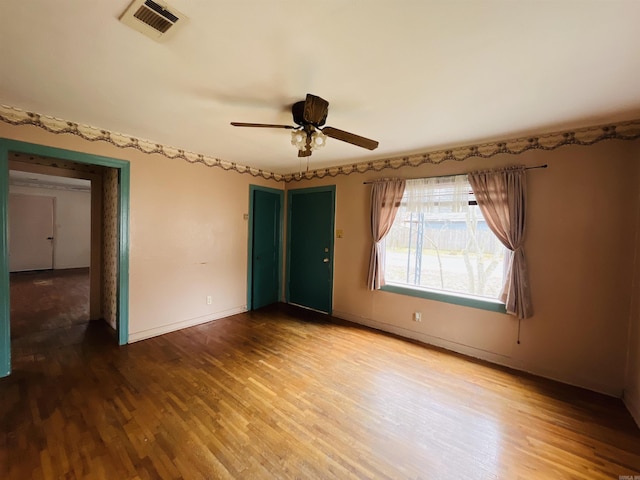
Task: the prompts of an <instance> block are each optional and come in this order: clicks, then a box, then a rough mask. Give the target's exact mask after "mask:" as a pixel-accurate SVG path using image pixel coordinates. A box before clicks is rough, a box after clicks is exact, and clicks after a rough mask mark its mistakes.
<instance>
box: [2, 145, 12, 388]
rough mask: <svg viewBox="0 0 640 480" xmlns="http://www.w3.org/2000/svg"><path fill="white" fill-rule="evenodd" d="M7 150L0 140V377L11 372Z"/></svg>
mask: <svg viewBox="0 0 640 480" xmlns="http://www.w3.org/2000/svg"><path fill="white" fill-rule="evenodd" d="M8 220H9V150H8V149H7V147H6V146H5V145H3V144H2V143H1V142H0V299H2V300H0V377H6V376H7V375H9V374H10V373H11V332H10V323H9V319H10V317H11V310H10V305H9V295H10V285H9V221H8Z"/></svg>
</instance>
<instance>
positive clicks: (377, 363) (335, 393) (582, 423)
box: [0, 306, 640, 480]
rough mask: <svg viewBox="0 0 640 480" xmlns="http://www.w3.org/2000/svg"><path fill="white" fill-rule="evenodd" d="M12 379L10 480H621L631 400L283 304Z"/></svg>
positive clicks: (75, 346)
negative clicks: (624, 401)
mask: <svg viewBox="0 0 640 480" xmlns="http://www.w3.org/2000/svg"><path fill="white" fill-rule="evenodd" d="M83 328H84V330H83V332H82V335H77V336H76V337H74V338H75V341H70V342H67V343H66V344H65V345H63V346H59V347H56V346H55V345H46V346H45V347H46V348H43V350H42V352H41V354H40V355H39V356H38V357H37V358H34V359H33V361H30V362H23V363H21V364H20V365H19V367H18V368H16V369H15V370H14V373H13V374H12V375H11V376H10V377H7V378H4V379H0V419H2V436H1V437H0V466H2V469H1V470H0V478H10V479H30V478H56V479H58V478H65V479H71V478H78V479H79V478H105V479H156V478H162V479H178V478H184V479H189V480H191V479H200V478H202V479H204V478H206V479H217V478H243V479H245V478H246V479H256V478H300V479H316V478H318V479H324V478H340V479H343V478H376V479H377V478H383V479H384V478H389V479H401V478H412V479H415V478H423V479H494V478H508V479H512V478H523V479H525V478H526V479H538V478H540V479H557V478H578V479H599V478H602V479H605V478H606V479H617V478H618V476H619V475H634V474H640V430H639V429H638V428H637V426H636V425H635V424H634V422H633V420H632V419H631V416H630V415H629V414H628V412H627V411H626V410H625V408H624V406H623V404H622V403H621V401H619V400H616V399H613V398H609V397H605V396H603V395H599V394H595V393H592V392H588V391H585V390H581V389H578V388H573V387H568V386H565V385H561V384H558V383H554V382H551V381H547V380H543V379H539V378H536V377H533V376H529V375H522V374H517V373H514V372H511V371H507V370H505V369H501V368H495V367H492V366H489V365H485V364H483V363H480V362H475V361H469V360H468V359H466V358H464V357H461V356H458V355H454V354H450V353H447V352H444V351H441V350H437V349H432V348H428V347H425V346H422V345H417V344H415V343H412V342H409V341H404V340H402V339H399V338H395V337H393V336H388V335H385V334H382V333H379V332H375V331H371V330H368V329H364V328H359V327H355V326H351V325H344V324H336V323H331V322H329V321H327V319H326V318H324V317H322V316H319V315H315V314H311V313H306V312H300V311H298V310H294V309H291V308H288V307H283V306H278V307H271V308H267V309H263V310H261V311H257V312H249V313H245V314H240V315H236V316H233V317H229V318H225V319H221V320H218V321H215V322H212V323H208V324H205V325H201V326H197V327H192V328H189V329H185V330H182V331H179V332H174V333H170V334H167V335H163V336H161V337H156V338H152V339H149V340H145V341H141V342H138V343H134V344H131V345H128V346H125V347H118V346H117V345H116V342H115V340H114V338H113V336H112V334H111V332H110V330H109V328H108V327H107V326H106V325H105V324H103V323H101V322H89V323H87V324H85V325H84V327H83Z"/></svg>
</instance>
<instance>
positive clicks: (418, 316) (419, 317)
mask: <svg viewBox="0 0 640 480" xmlns="http://www.w3.org/2000/svg"><path fill="white" fill-rule="evenodd" d="M413 319H414V320H415V321H416V322H421V321H422V312H414V313H413Z"/></svg>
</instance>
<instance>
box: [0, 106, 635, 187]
mask: <svg viewBox="0 0 640 480" xmlns="http://www.w3.org/2000/svg"><path fill="white" fill-rule="evenodd" d="M0 121H3V122H5V123H9V124H11V125H34V126H37V127H40V128H42V129H44V130H46V131H48V132H51V133H56V134H63V133H68V134H71V135H77V136H79V137H82V138H84V139H85V140H88V141H91V142H95V141H105V142H108V143H111V144H112V145H115V146H116V147H119V148H135V149H137V150H140V151H141V152H144V153H158V154H160V155H164V156H165V157H167V158H172V159H182V160H185V161H187V162H189V163H202V164H204V165H206V166H208V167H219V168H222V169H224V170H234V171H236V172H238V173H248V174H250V175H252V176H254V177H262V178H265V179H267V180H270V179H273V180H276V181H279V182H280V181H285V182H291V181H300V180H311V179H313V178H324V177H326V176H329V177H335V176H338V175H350V174H352V173H365V172H368V171H380V170H384V169H386V168H392V169H398V168H401V167H406V166H411V167H417V166H419V165H423V164H425V163H430V164H438V163H442V162H445V161H448V160H453V161H457V162H461V161H464V160H467V159H468V158H471V157H479V158H490V157H493V156H495V155H499V154H502V153H508V154H512V155H519V154H521V153H524V152H526V151H529V150H555V149H557V148H560V147H563V146H565V145H593V144H595V143H599V142H602V141H604V140H613V139H617V140H636V139H638V138H640V119H638V120H631V121H628V122H622V123H617V124H611V125H602V126H595V127H586V128H580V129H575V130H572V131H562V132H557V133H549V134H545V135H538V136H527V137H521V138H515V139H510V140H503V141H496V142H488V143H482V144H478V145H468V146H463V147H456V148H451V149H446V150H435V151H432V152H425V153H420V154H415V155H408V156H402V157H394V158H387V159H380V160H373V161H367V162H359V163H352V164H349V165H342V166H337V167H328V168H320V169H316V170H310V171H307V172H302V173H289V174H284V175H283V174H280V173H273V172H269V171H266V170H262V169H258V168H253V167H249V166H246V165H241V164H239V163H235V162H229V161H226V160H221V159H219V158H214V157H210V156H207V155H202V154H199V153H193V152H188V151H185V150H181V149H178V148H174V147H169V146H166V145H161V144H159V143H153V142H151V141H148V140H141V139H138V138H134V137H131V136H127V135H124V134H121V133H114V132H109V131H107V130H101V129H99V128H96V127H91V126H88V125H79V124H77V123H74V122H68V121H66V120H62V119H59V118H55V117H49V116H46V115H40V114H38V113H33V112H26V111H24V110H20V109H19V108H15V107H10V106H6V105H0Z"/></svg>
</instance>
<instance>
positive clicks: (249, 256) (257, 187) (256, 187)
mask: <svg viewBox="0 0 640 480" xmlns="http://www.w3.org/2000/svg"><path fill="white" fill-rule="evenodd" d="M256 190H262V191H263V192H269V193H273V194H276V195H278V198H279V199H280V231H279V232H278V241H279V242H280V246H281V247H282V240H283V237H284V233H283V231H284V190H278V189H277V188H270V187H261V186H260V185H249V218H248V222H249V232H248V235H247V237H248V240H247V242H248V246H247V310H253V298H252V296H251V284H252V282H253V208H254V205H253V192H255V191H256ZM277 263H278V298H279V299H280V300H282V252H278V261H277Z"/></svg>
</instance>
